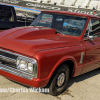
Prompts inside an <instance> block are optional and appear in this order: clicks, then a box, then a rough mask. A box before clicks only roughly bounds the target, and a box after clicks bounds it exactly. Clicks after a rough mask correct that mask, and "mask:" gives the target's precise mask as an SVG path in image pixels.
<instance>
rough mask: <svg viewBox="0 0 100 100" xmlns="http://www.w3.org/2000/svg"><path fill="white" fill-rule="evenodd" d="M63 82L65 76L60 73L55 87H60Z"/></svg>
mask: <svg viewBox="0 0 100 100" xmlns="http://www.w3.org/2000/svg"><path fill="white" fill-rule="evenodd" d="M64 81H65V74H64V73H61V74H60V75H59V76H58V78H57V85H58V86H59V87H60V86H62V84H63V83H64Z"/></svg>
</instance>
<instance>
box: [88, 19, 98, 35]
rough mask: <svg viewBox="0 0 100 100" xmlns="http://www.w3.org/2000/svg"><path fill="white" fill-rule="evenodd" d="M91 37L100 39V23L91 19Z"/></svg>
mask: <svg viewBox="0 0 100 100" xmlns="http://www.w3.org/2000/svg"><path fill="white" fill-rule="evenodd" d="M89 35H90V36H94V37H100V21H99V20H95V19H91V24H90V34H89Z"/></svg>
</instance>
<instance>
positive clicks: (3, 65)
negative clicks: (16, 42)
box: [0, 49, 34, 80]
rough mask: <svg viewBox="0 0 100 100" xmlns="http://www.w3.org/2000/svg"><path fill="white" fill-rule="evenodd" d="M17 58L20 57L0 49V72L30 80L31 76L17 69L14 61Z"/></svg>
mask: <svg viewBox="0 0 100 100" xmlns="http://www.w3.org/2000/svg"><path fill="white" fill-rule="evenodd" d="M19 56H21V55H19V54H16V53H12V52H9V51H6V50H2V49H0V70H3V71H6V72H9V73H12V74H14V75H17V76H20V77H23V78H26V79H29V80H32V79H33V77H34V75H33V74H30V73H27V72H24V71H22V70H19V69H17V66H16V61H17V58H18V57H19ZM23 57H24V56H23Z"/></svg>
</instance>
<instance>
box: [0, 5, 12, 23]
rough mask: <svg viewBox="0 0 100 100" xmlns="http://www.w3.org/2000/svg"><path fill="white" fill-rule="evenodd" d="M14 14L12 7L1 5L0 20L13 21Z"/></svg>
mask: <svg viewBox="0 0 100 100" xmlns="http://www.w3.org/2000/svg"><path fill="white" fill-rule="evenodd" d="M12 17H13V15H12V10H11V8H6V7H2V8H1V7H0V21H5V22H12V21H13V19H12Z"/></svg>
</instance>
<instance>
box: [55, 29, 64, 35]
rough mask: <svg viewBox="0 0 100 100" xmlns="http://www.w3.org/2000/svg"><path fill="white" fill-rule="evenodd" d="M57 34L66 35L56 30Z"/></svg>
mask: <svg viewBox="0 0 100 100" xmlns="http://www.w3.org/2000/svg"><path fill="white" fill-rule="evenodd" d="M56 33H60V34H62V35H65V34H63V33H62V32H61V31H60V30H56Z"/></svg>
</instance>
